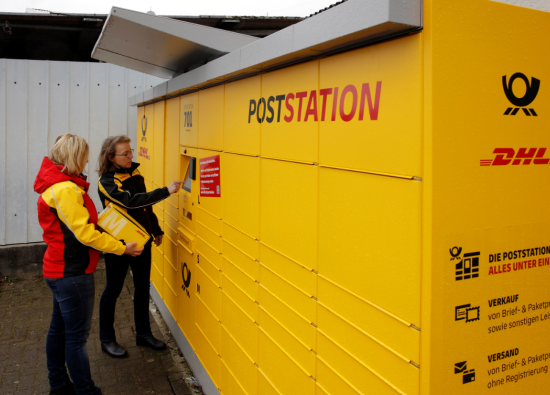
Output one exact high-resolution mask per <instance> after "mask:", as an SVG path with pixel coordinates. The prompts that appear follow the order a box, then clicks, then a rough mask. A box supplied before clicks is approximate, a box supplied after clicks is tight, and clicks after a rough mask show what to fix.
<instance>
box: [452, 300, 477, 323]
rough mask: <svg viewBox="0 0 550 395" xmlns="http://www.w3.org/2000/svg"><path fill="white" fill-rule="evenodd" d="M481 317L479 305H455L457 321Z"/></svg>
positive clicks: (469, 320)
mask: <svg viewBox="0 0 550 395" xmlns="http://www.w3.org/2000/svg"><path fill="white" fill-rule="evenodd" d="M479 317H480V313H479V306H474V307H472V305H471V304H463V305H461V306H456V307H455V321H462V320H464V321H465V322H466V323H468V322H473V321H478V320H479Z"/></svg>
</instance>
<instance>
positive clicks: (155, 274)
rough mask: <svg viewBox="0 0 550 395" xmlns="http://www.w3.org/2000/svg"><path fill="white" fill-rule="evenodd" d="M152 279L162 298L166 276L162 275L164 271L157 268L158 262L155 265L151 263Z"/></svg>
mask: <svg viewBox="0 0 550 395" xmlns="http://www.w3.org/2000/svg"><path fill="white" fill-rule="evenodd" d="M161 266H162V264H161ZM151 281H152V282H153V284H154V285H155V288H156V290H157V292H158V293H159V295H160V297H161V298H162V297H163V294H164V278H163V277H162V273H161V272H160V271H159V269H158V268H157V264H156V263H155V264H154V265H151Z"/></svg>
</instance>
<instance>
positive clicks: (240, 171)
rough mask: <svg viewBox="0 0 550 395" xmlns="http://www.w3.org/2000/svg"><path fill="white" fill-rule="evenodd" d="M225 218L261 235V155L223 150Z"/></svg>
mask: <svg viewBox="0 0 550 395" xmlns="http://www.w3.org/2000/svg"><path fill="white" fill-rule="evenodd" d="M223 163H224V169H223V170H224V171H223V173H222V177H223V184H224V189H223V194H224V195H223V213H224V217H223V220H224V221H225V222H227V223H228V224H229V225H231V226H233V227H234V228H236V229H239V230H240V231H241V232H243V233H245V234H247V235H249V236H250V237H252V238H254V239H257V238H259V237H260V158H256V157H251V156H244V155H235V154H228V153H224V154H223Z"/></svg>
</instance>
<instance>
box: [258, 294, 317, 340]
mask: <svg viewBox="0 0 550 395" xmlns="http://www.w3.org/2000/svg"><path fill="white" fill-rule="evenodd" d="M259 299H260V300H259V302H260V308H262V309H264V310H266V311H267V312H268V313H269V315H271V316H272V317H273V318H274V319H275V320H277V322H278V323H279V324H280V325H281V326H283V327H284V328H285V329H286V330H287V331H289V332H290V333H291V334H292V335H293V336H295V337H296V338H297V339H298V340H299V341H300V342H302V343H303V344H304V346H305V347H307V348H309V349H310V350H315V339H316V335H317V331H316V329H315V327H314V326H313V325H312V324H313V323H312V322H308V321H307V320H306V319H304V318H303V317H301V316H300V315H298V314H297V313H296V312H295V310H293V309H292V308H291V306H289V305H287V304H285V303H283V302H282V301H281V300H280V299H278V298H277V297H276V296H274V295H273V294H271V293H270V292H269V291H267V290H266V289H265V288H264V287H262V286H260V296H259Z"/></svg>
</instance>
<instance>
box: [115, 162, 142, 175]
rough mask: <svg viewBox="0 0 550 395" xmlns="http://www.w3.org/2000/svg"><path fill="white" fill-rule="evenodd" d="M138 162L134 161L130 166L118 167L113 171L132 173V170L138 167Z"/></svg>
mask: <svg viewBox="0 0 550 395" xmlns="http://www.w3.org/2000/svg"><path fill="white" fill-rule="evenodd" d="M139 165H140V164H139V163H136V162H132V166H130V167H129V168H128V169H127V168H125V167H118V168H117V169H116V170H115V173H119V174H121V173H122V174H124V173H128V174H132V173H133V172H134V170H136V169H137V168H138V167H139Z"/></svg>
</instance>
